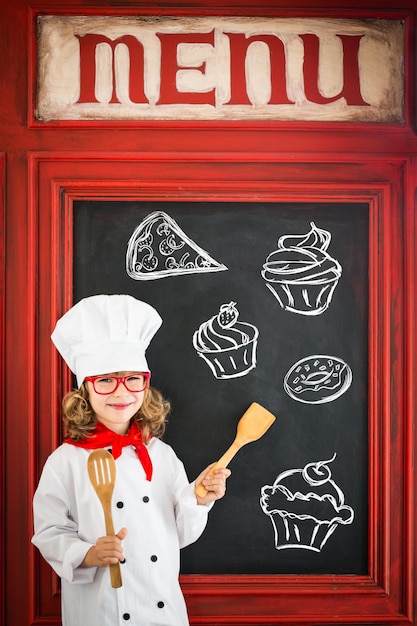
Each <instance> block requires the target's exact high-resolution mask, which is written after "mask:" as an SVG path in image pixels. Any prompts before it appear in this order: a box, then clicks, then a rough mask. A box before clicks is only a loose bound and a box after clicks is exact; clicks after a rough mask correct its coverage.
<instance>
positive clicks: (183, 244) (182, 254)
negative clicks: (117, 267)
mask: <svg viewBox="0 0 417 626" xmlns="http://www.w3.org/2000/svg"><path fill="white" fill-rule="evenodd" d="M222 270H227V267H226V266H225V265H223V264H222V263H218V262H217V261H215V260H214V259H213V258H212V257H211V256H210V255H209V254H208V253H207V252H206V251H205V250H203V249H202V248H200V246H198V245H197V244H196V243H195V242H194V241H192V240H191V239H190V238H189V237H188V236H187V235H186V234H185V233H184V231H183V230H182V229H181V228H180V227H179V226H178V224H177V222H176V221H175V220H173V219H172V218H171V217H170V216H169V215H167V214H166V213H164V212H163V211H155V212H154V213H151V214H150V215H148V216H147V217H146V218H145V219H144V220H143V221H142V222H141V223H140V224H139V226H138V227H137V228H136V229H135V231H134V232H133V234H132V236H131V237H130V239H129V242H128V245H127V252H126V271H127V273H128V275H129V276H130V277H131V278H133V279H135V280H155V279H158V278H165V277H166V276H176V275H179V274H195V273H201V272H219V271H222Z"/></svg>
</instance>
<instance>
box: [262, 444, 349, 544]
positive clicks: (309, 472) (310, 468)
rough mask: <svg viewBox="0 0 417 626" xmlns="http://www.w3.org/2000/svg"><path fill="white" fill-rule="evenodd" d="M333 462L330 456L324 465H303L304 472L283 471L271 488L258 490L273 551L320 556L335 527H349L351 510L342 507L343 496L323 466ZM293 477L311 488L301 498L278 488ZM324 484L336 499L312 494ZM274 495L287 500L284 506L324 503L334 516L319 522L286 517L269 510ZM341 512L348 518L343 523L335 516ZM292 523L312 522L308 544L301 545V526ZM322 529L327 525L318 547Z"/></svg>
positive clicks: (306, 517) (283, 512) (307, 517)
mask: <svg viewBox="0 0 417 626" xmlns="http://www.w3.org/2000/svg"><path fill="white" fill-rule="evenodd" d="M335 458H336V453H334V454H333V456H332V458H331V459H328V460H327V461H317V462H313V463H307V465H305V466H304V468H297V469H290V470H286V471H284V472H282V473H281V474H279V475H278V476H277V478H276V479H275V482H274V484H273V485H264V486H263V487H262V488H261V497H260V501H259V503H260V506H261V509H262V511H263V512H264V513H265V515H268V517H269V518H270V520H271V523H272V527H273V529H274V541H275V548H276V549H277V550H284V549H287V548H297V549H303V550H312V551H313V552H321V550H322V548H323V547H324V545H325V544H326V542H327V540H328V539H329V537H330V536H331V535H332V534H333V533H334V532H335V530H336V528H337V527H338V526H339V524H342V525H344V526H346V525H348V524H352V522H353V519H354V516H355V514H354V511H353V509H352V507H350V506H348V505H346V504H345V496H344V493H343V491H342V490H341V489H340V487H338V486H337V485H336V483H335V482H334V480H332V479H331V470H330V468H329V467H328V465H327V463H331V462H332V461H334V459H335ZM297 473H300V474H302V477H303V479H304V481H305V484H306V487H307V488H309V487H311V489H309V491H308V492H307V493H303V494H302V493H301V492H300V491H296V492H295V493H293V492H291V490H290V489H289V488H287V487H286V486H285V484H282V483H283V481H285V479H286V478H287V477H290V476H292V475H294V474H297ZM326 483H328V484H329V485H330V486H331V487H332V490H334V492H335V493H336V497H335V496H334V494H332V493H325V494H323V495H320V494H318V493H315V492H314V491H313V487H314V486H322V485H325V484H326ZM268 491H269V492H270V494H268V493H267V492H268ZM277 491H280V492H281V493H282V494H283V495H284V497H286V498H287V501H288V503H291V502H294V501H295V500H298V501H300V500H302V501H304V502H306V503H308V502H310V501H312V500H314V501H316V502H326V501H327V502H328V503H330V504H331V505H333V507H334V510H335V516H334V517H332V519H328V520H322V519H318V518H317V517H316V516H314V515H310V514H309V513H305V514H302V515H297V514H295V513H290V512H288V511H287V510H284V509H270V508H269V506H268V501H269V498H270V497H271V496H273V495H274V494H275V493H276V492H277ZM341 511H345V512H346V513H347V514H348V517H347V518H346V519H343V517H341V516H340V515H337V513H340V512H341ZM274 514H275V515H278V516H279V520H280V521H281V522H282V524H283V528H284V536H282V533H281V532H280V528H278V526H277V522H276V521H275V518H274V517H272V515H274ZM295 520H298V521H299V522H301V524H302V522H306V521H307V520H311V521H312V522H315V524H316V526H315V527H314V529H313V530H312V532H311V534H310V536H309V542H308V543H306V542H304V543H303V540H302V537H301V535H302V526H301V524H300V523H299V524H298V525H297V523H296V521H295ZM325 525H327V530H326V531H325V532H324V535H323V537H322V538H320V543H319V544H317V536H318V533H319V532H320V531H321V530H322V528H324V526H325ZM309 532H310V528H309V529H308V530H307V533H305V538H306V537H307V534H308V533H309ZM291 536H294V537H295V539H296V540H297V542H299V543H294V541H291Z"/></svg>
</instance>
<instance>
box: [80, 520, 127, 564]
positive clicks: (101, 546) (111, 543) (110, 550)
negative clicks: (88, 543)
mask: <svg viewBox="0 0 417 626" xmlns="http://www.w3.org/2000/svg"><path fill="white" fill-rule="evenodd" d="M126 535H127V529H126V528H122V529H121V530H119V532H118V533H117V535H108V536H106V537H99V538H98V539H97V543H96V545H95V546H93V547H92V548H90V549H89V551H88V552H87V554H86V555H85V557H84V561H83V562H82V563H81V566H83V567H106V566H107V565H110V564H112V563H117V562H118V561H123V559H124V555H123V548H122V539H124V538H125V537H126Z"/></svg>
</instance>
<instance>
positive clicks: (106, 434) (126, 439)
mask: <svg viewBox="0 0 417 626" xmlns="http://www.w3.org/2000/svg"><path fill="white" fill-rule="evenodd" d="M65 443H70V444H71V445H73V446H78V447H80V448H88V449H90V450H91V449H93V450H96V449H97V448H107V447H108V446H111V449H112V454H113V456H114V458H115V459H117V458H118V457H119V456H120V455H121V454H122V448H123V447H124V446H129V445H131V446H133V447H134V448H135V449H136V454H137V455H138V457H139V461H140V462H141V463H142V467H143V469H144V470H145V474H146V480H151V479H152V461H151V458H150V456H149V452H148V450H147V448H146V446H145V444H144V443H143V441H142V431H141V429H140V427H139V425H138V424H137V423H136V422H133V424H132V426H131V427H130V428H129V430H128V432H127V434H126V435H118V434H117V433H115V432H113V431H112V430H110V429H109V428H107V426H104V424H102V423H101V422H97V425H96V428H95V429H94V431H93V433H92V434H91V435H89V436H88V437H85V438H84V439H81V441H73V440H72V439H66V440H65Z"/></svg>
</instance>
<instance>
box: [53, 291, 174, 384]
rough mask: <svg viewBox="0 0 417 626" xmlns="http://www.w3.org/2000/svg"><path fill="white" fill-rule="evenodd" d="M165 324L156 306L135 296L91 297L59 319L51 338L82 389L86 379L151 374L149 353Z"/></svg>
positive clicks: (81, 301)
mask: <svg viewBox="0 0 417 626" xmlns="http://www.w3.org/2000/svg"><path fill="white" fill-rule="evenodd" d="M161 324H162V319H161V317H160V315H159V313H158V312H157V311H156V310H155V309H154V308H153V307H152V306H150V305H149V304H147V303H146V302H141V301H140V300H136V298H133V297H132V296H127V295H99V296H90V297H88V298H84V299H83V300H80V302H78V303H77V304H75V305H74V306H73V307H72V308H71V309H70V310H69V311H67V313H65V315H63V317H61V319H59V320H58V322H57V323H56V326H55V329H54V331H53V333H52V335H51V339H52V341H53V342H54V344H55V346H56V348H57V350H58V352H59V353H60V354H61V356H62V357H63V359H64V360H65V362H66V364H67V365H68V367H69V368H70V370H71V371H72V372H74V374H75V375H76V377H77V384H78V386H79V387H80V386H81V384H82V382H83V380H84V378H85V377H86V376H94V375H96V374H109V373H111V372H121V371H132V372H149V367H148V363H147V361H146V357H145V351H146V348H147V347H148V345H149V343H150V341H151V339H152V337H153V336H154V334H155V333H156V331H157V330H158V328H159V327H160V326H161Z"/></svg>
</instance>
